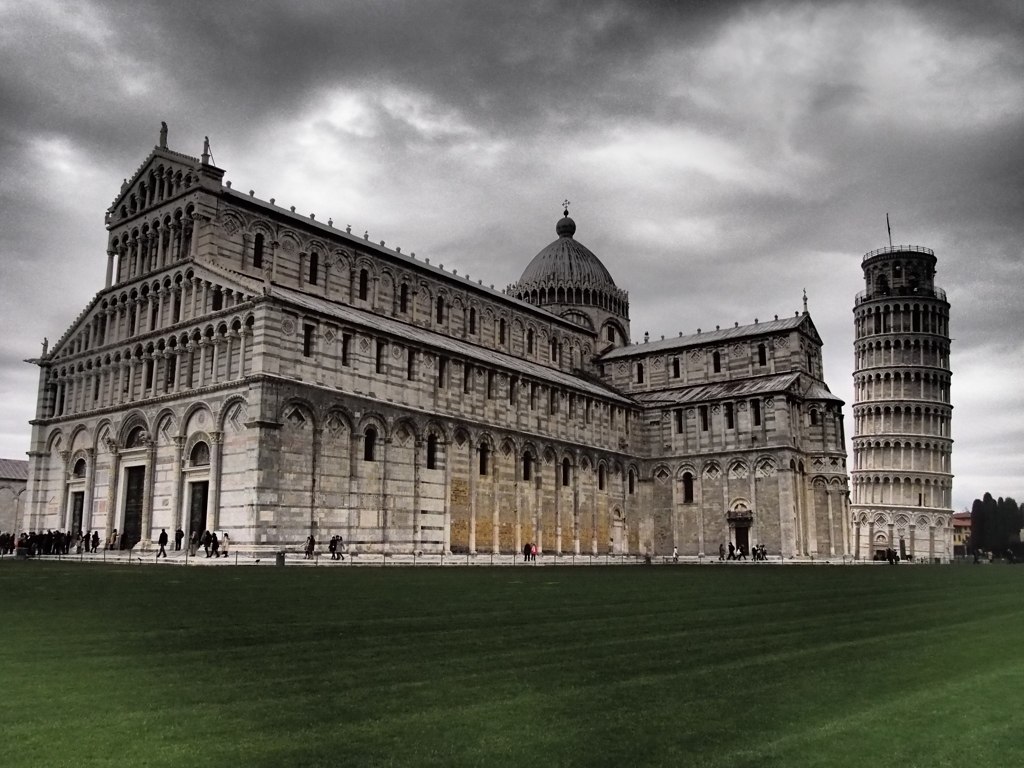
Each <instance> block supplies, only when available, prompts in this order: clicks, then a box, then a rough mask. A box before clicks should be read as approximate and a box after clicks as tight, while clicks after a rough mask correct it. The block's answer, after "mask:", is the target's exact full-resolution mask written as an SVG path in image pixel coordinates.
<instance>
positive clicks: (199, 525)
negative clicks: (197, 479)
mask: <svg viewBox="0 0 1024 768" xmlns="http://www.w3.org/2000/svg"><path fill="white" fill-rule="evenodd" d="M190 486H191V489H192V490H191V492H190V494H189V507H188V536H189V541H191V540H192V532H193V531H195V532H197V533H198V534H199V535H200V536H202V535H203V531H205V530H206V501H207V499H208V498H209V495H210V481H209V480H204V481H203V482H201V483H191V484H190Z"/></svg>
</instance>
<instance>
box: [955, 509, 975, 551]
mask: <svg viewBox="0 0 1024 768" xmlns="http://www.w3.org/2000/svg"><path fill="white" fill-rule="evenodd" d="M970 548H971V513H970V512H954V513H953V557H966V556H967V553H968V551H969V550H970Z"/></svg>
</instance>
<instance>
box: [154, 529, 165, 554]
mask: <svg viewBox="0 0 1024 768" xmlns="http://www.w3.org/2000/svg"><path fill="white" fill-rule="evenodd" d="M156 543H157V544H159V545H160V551H159V552H157V553H156V559H157V560H159V559H160V558H161V557H162V558H164V559H165V560H166V559H167V529H166V528H161V529H160V538H158V539H157V540H156Z"/></svg>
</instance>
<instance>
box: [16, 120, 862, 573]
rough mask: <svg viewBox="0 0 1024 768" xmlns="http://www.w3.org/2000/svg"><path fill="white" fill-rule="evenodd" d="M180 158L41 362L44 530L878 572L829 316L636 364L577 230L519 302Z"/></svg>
mask: <svg viewBox="0 0 1024 768" xmlns="http://www.w3.org/2000/svg"><path fill="white" fill-rule="evenodd" d="M163 136H165V134H162V138H161V143H160V145H159V146H157V147H156V148H155V149H154V150H153V152H152V153H151V154H150V155H149V157H148V158H147V159H146V160H145V162H144V163H143V164H142V166H141V167H140V168H139V170H138V171H137V172H136V173H135V174H134V175H133V177H132V178H131V179H130V180H129V181H127V182H126V183H125V185H124V186H123V188H122V190H121V192H120V194H119V195H118V196H117V199H116V200H115V201H114V203H113V205H112V206H111V207H110V209H109V211H108V213H107V222H106V223H107V230H108V242H109V249H108V252H107V265H106V284H105V286H104V287H103V288H102V289H101V290H100V291H99V292H98V293H97V294H96V296H95V297H94V298H93V300H92V301H91V302H90V303H89V305H88V306H87V307H85V308H84V309H83V310H82V312H81V314H80V315H79V317H78V319H77V320H76V321H75V322H74V324H73V325H72V326H71V328H70V329H68V331H67V332H66V333H65V334H64V336H63V337H62V338H61V339H60V340H59V341H58V342H57V343H56V344H55V345H54V346H53V347H52V348H51V349H49V350H47V351H46V352H45V353H44V354H43V355H42V356H41V357H40V358H39V359H38V360H37V361H34V362H36V363H37V364H38V365H39V367H40V379H39V399H38V408H37V413H36V419H35V420H34V421H33V431H32V446H31V451H30V460H31V461H30V464H31V469H30V478H29V492H30V495H31V498H30V502H29V504H28V505H27V510H26V512H25V518H24V519H23V520H22V521H21V527H22V528H23V529H35V530H39V529H46V528H63V529H71V530H75V529H81V530H99V531H100V533H101V535H104V534H109V533H110V532H111V531H112V530H113V529H115V528H116V529H118V531H119V532H120V533H121V534H122V541H123V542H124V545H125V546H134V545H139V544H140V543H141V546H142V547H144V548H145V547H146V546H148V545H149V543H150V542H152V541H153V540H154V539H155V538H156V536H157V535H158V534H159V532H160V529H161V528H167V529H168V530H172V529H174V528H177V527H178V526H181V527H182V528H183V529H184V530H185V531H186V533H187V532H189V531H190V530H191V529H193V528H195V529H198V530H203V529H207V528H208V529H223V530H226V531H228V532H229V533H230V536H231V540H232V542H234V544H235V546H240V547H242V548H243V549H252V550H257V551H258V550H261V549H272V548H273V549H276V548H278V547H281V546H294V545H297V544H300V543H301V542H302V541H303V540H304V539H305V538H306V536H308V535H309V534H310V533H313V534H314V535H315V536H316V538H317V539H318V540H322V539H324V538H329V537H331V536H333V535H336V534H340V535H342V536H343V537H344V539H345V541H346V543H347V545H348V546H349V547H350V548H352V549H354V550H356V551H374V552H379V551H390V552H412V551H420V552H439V551H453V552H467V551H469V552H484V553H489V552H498V551H501V552H506V551H507V552H511V551H513V550H518V549H519V548H521V546H522V545H523V543H524V542H535V543H536V544H537V545H538V546H539V548H540V549H541V551H543V552H561V553H565V554H568V553H582V554H589V553H599V554H603V553H606V552H613V553H619V552H631V553H633V552H636V553H643V552H650V553H652V554H669V553H671V552H672V551H673V549H674V548H678V552H679V554H680V555H681V556H696V555H701V554H706V555H709V556H717V553H718V548H719V546H720V545H721V544H728V543H729V542H730V541H731V542H734V543H736V544H742V545H750V544H755V543H757V544H764V545H766V547H767V549H768V552H769V554H771V555H775V556H778V555H782V556H785V557H786V558H791V557H796V558H804V557H806V558H810V557H819V558H820V557H829V556H841V555H843V554H845V553H849V552H850V551H851V550H852V542H851V540H850V536H851V531H852V529H851V527H850V525H849V524H848V517H849V508H848V504H849V498H848V493H847V491H848V480H847V469H846V453H845V448H844V438H843V423H842V412H841V405H842V403H841V402H840V401H839V400H838V398H836V397H835V396H833V395H832V394H831V393H830V392H829V390H828V387H827V386H826V385H825V382H824V381H823V379H822V375H823V374H822V359H821V346H822V343H821V339H820V338H819V336H818V333H817V331H816V330H815V327H814V324H813V323H812V321H811V318H810V316H809V315H808V314H807V313H806V312H804V313H802V314H797V315H796V316H794V317H788V318H783V319H775V320H770V321H766V322H760V323H755V324H753V325H746V326H737V327H732V328H723V329H721V330H717V329H716V330H715V331H711V332H705V333H698V334H696V335H692V336H680V337H678V338H669V339H663V340H660V341H652V342H650V343H646V341H645V342H644V343H638V344H633V343H631V342H630V327H629V299H628V295H627V293H626V292H625V291H624V290H622V289H621V288H620V287H618V286H617V285H616V283H615V281H614V280H613V279H612V276H611V274H610V273H609V271H608V270H607V269H606V268H605V266H604V264H602V263H601V261H600V260H599V259H598V258H597V257H596V256H595V255H594V254H593V253H592V252H591V251H590V250H588V249H587V248H586V247H585V246H584V245H583V244H582V243H580V242H579V241H578V240H576V239H575V230H576V225H575V223H574V222H573V221H572V219H570V218H568V215H566V216H565V218H563V219H562V220H561V221H559V222H558V224H557V231H556V234H557V238H556V239H555V240H554V242H552V243H551V244H550V245H548V246H547V247H545V248H544V249H543V250H541V251H540V253H538V254H537V255H536V257H535V258H534V259H533V260H532V261H530V262H529V264H528V265H527V267H526V269H525V271H524V272H523V274H522V278H521V279H520V280H519V281H518V282H517V283H515V284H514V285H511V286H509V287H508V288H507V289H506V290H505V291H499V290H494V289H493V288H488V287H486V286H484V285H482V284H480V282H479V281H477V282H473V281H470V280H469V279H467V278H466V277H464V276H462V275H458V274H455V273H454V272H453V271H446V270H445V269H443V268H442V267H441V265H439V264H432V263H430V262H429V261H428V260H427V259H423V258H416V257H415V256H414V255H412V254H405V253H402V252H400V250H399V249H391V248H387V247H385V246H384V244H383V243H381V244H379V245H378V244H374V243H372V242H370V241H369V239H368V238H367V237H364V236H361V235H358V234H354V233H350V231H349V230H348V229H347V228H346V229H341V228H338V227H336V226H334V225H333V223H332V222H330V221H328V222H321V221H319V220H316V219H314V218H313V217H312V216H303V215H300V214H297V213H295V212H294V210H291V211H289V210H286V209H284V208H281V207H279V206H277V205H275V204H274V201H273V200H271V201H269V202H266V201H263V200H260V199H258V198H256V197H255V196H253V195H252V194H246V193H240V192H238V191H235V190H232V189H231V188H230V186H228V185H226V184H224V183H223V181H222V180H223V176H224V171H223V170H221V169H219V168H217V167H215V166H213V165H211V164H210V163H209V157H208V155H207V154H206V153H205V152H204V154H203V156H202V158H199V159H196V158H193V157H188V156H186V155H183V154H179V153H177V152H173V151H171V150H169V149H167V147H166V141H165V140H164V138H163ZM540 237H542V235H540V234H539V233H538V239H539V238H540ZM534 247H536V246H534ZM532 250H533V248H529V249H528V252H527V256H528V253H529V251H532ZM524 261H526V259H524Z"/></svg>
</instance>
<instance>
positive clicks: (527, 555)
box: [523, 542, 537, 563]
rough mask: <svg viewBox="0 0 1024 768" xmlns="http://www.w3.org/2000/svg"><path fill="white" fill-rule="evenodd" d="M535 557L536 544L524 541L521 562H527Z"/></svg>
mask: <svg viewBox="0 0 1024 768" xmlns="http://www.w3.org/2000/svg"><path fill="white" fill-rule="evenodd" d="M536 559H537V545H536V544H531V543H530V542H526V543H525V544H523V562H524V563H529V562H532V561H534V560H536Z"/></svg>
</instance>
